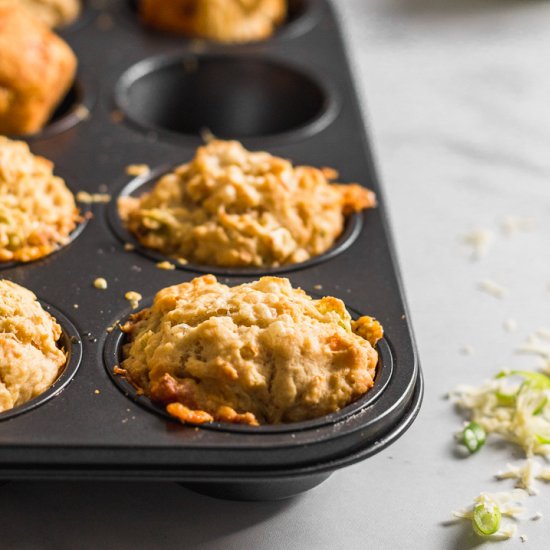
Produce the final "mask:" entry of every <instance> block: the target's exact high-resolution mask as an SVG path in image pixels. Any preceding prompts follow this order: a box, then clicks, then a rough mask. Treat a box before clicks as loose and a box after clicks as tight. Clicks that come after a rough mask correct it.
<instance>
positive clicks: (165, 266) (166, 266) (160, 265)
mask: <svg viewBox="0 0 550 550" xmlns="http://www.w3.org/2000/svg"><path fill="white" fill-rule="evenodd" d="M157 267H158V268H159V269H165V270H167V271H170V270H172V269H176V266H175V265H174V264H171V263H170V262H168V261H166V260H165V261H164V262H159V263H158V264H157Z"/></svg>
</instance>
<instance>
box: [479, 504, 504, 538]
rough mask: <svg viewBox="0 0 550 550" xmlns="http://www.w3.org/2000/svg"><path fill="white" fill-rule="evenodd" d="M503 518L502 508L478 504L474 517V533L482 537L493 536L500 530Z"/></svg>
mask: <svg viewBox="0 0 550 550" xmlns="http://www.w3.org/2000/svg"><path fill="white" fill-rule="evenodd" d="M501 517H502V514H501V513H500V508H499V507H498V506H497V505H496V504H490V503H482V504H478V505H477V506H476V507H475V508H474V515H473V516H472V525H473V527H474V531H475V532H476V533H477V534H478V535H482V536H488V535H493V534H494V533H496V532H497V531H498V530H499V528H500V520H501Z"/></svg>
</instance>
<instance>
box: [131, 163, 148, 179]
mask: <svg viewBox="0 0 550 550" xmlns="http://www.w3.org/2000/svg"><path fill="white" fill-rule="evenodd" d="M150 171H151V169H150V168H149V166H147V164H129V165H128V166H126V173H127V174H128V175H129V176H144V175H145V174H148V173H149V172H150Z"/></svg>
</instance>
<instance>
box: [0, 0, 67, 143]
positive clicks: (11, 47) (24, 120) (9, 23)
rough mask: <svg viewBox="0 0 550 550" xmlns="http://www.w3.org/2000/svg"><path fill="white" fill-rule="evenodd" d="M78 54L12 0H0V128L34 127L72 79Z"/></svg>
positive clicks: (16, 131)
mask: <svg viewBox="0 0 550 550" xmlns="http://www.w3.org/2000/svg"><path fill="white" fill-rule="evenodd" d="M76 65H77V61H76V57H75V55H74V53H73V51H72V50H71V48H70V47H69V46H68V45H67V43H66V42H65V41H63V40H62V39H61V38H60V37H59V36H57V35H56V34H55V33H53V32H52V31H51V30H50V29H49V28H48V26H47V25H46V24H45V23H43V22H42V21H40V20H39V19H38V18H36V17H34V16H33V14H32V12H31V11H30V10H28V9H27V8H26V7H25V6H24V5H22V4H20V3H19V2H18V1H16V0H0V134H16V135H23V134H32V133H34V132H38V131H39V130H41V129H42V128H43V126H44V125H45V124H46V123H47V122H48V120H49V118H50V117H51V115H52V114H53V112H54V111H55V109H56V107H57V106H58V105H59V104H60V103H61V101H62V100H63V98H64V97H65V95H66V94H67V92H68V90H69V88H70V87H71V84H72V83H73V80H74V76H75V73H76Z"/></svg>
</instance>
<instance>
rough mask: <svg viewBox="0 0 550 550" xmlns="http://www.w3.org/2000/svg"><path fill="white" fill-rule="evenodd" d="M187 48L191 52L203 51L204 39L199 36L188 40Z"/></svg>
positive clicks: (204, 48) (204, 46) (204, 47)
mask: <svg viewBox="0 0 550 550" xmlns="http://www.w3.org/2000/svg"><path fill="white" fill-rule="evenodd" d="M189 49H190V50H191V51H192V52H193V53H203V52H204V51H205V50H206V41H205V40H202V39H200V38H195V39H194V40H192V41H191V42H190V44H189Z"/></svg>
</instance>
